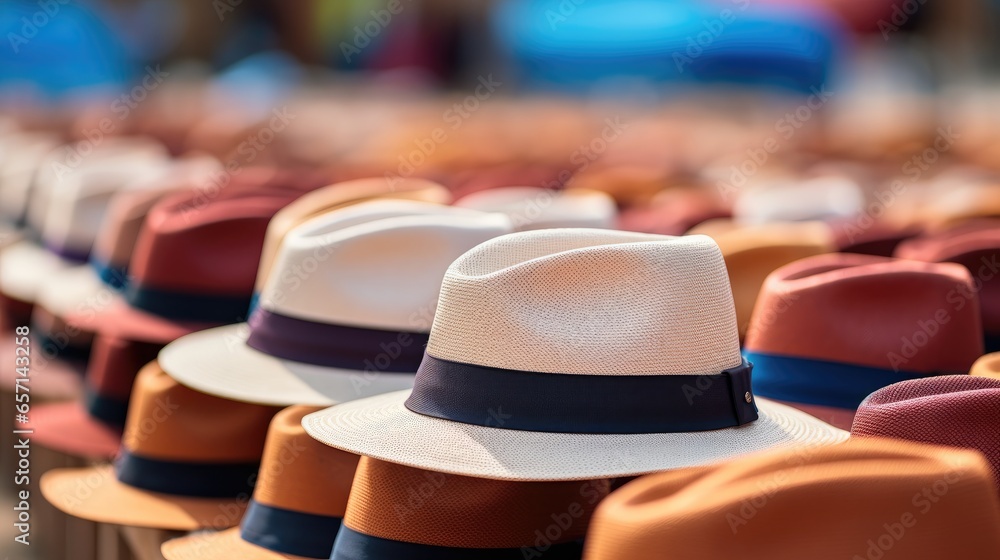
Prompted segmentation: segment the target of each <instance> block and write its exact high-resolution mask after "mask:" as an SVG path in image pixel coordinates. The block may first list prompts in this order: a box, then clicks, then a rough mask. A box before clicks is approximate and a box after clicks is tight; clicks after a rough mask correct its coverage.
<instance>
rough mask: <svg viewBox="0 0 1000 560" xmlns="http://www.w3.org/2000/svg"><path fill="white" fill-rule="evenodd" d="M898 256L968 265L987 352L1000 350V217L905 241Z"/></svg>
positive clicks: (897, 253)
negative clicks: (999, 218) (980, 311)
mask: <svg viewBox="0 0 1000 560" xmlns="http://www.w3.org/2000/svg"><path fill="white" fill-rule="evenodd" d="M896 257H899V258H903V259H914V260H918V261H926V262H952V263H958V264H960V265H962V266H964V267H966V268H968V269H969V272H970V273H971V274H972V280H973V292H974V293H976V294H978V296H979V297H978V298H977V299H978V301H979V304H980V309H981V310H982V317H983V340H984V344H985V348H986V351H987V352H995V351H997V350H1000V280H995V278H996V277H997V275H1000V220H996V221H986V222H971V223H966V224H963V225H959V226H955V227H952V228H949V229H947V230H944V231H941V232H938V233H931V234H927V235H925V236H921V237H917V238H914V239H911V240H909V241H906V242H904V243H902V244H901V245H900V246H899V247H898V248H897V249H896Z"/></svg>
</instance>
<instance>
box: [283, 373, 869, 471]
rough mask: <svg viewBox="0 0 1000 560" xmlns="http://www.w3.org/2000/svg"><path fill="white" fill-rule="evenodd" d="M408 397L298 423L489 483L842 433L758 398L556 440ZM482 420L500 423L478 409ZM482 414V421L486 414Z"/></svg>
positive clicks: (369, 451) (719, 456)
mask: <svg viewBox="0 0 1000 560" xmlns="http://www.w3.org/2000/svg"><path fill="white" fill-rule="evenodd" d="M409 394H410V392H409V391H398V392H395V393H388V394H383V395H379V396H375V397H371V398H367V399H364V400H358V401H354V402H348V403H344V404H340V405H337V406H333V407H331V408H328V409H325V410H321V411H319V412H315V413H313V414H309V415H307V416H306V417H305V418H303V420H302V425H303V427H304V428H305V430H306V432H307V433H308V434H309V435H310V436H312V437H313V438H314V439H316V440H318V441H320V442H322V443H324V444H326V445H329V446H331V447H335V448H338V449H342V450H345V451H349V452H351V453H356V454H358V455H363V456H367V457H372V458H375V459H380V460H383V461H388V462H392V463H398V464H402V465H407V466H411V467H416V468H421V469H426V470H430V471H436V472H443V473H449V474H456V475H461V476H473V477H479V478H490V479H496V480H520V481H555V480H586V479H599V478H612V477H625V476H635V475H642V474H648V473H652V472H659V471H668V470H673V469H679V468H685V467H693V466H701V465H708V464H712V463H716V462H720V461H724V460H727V459H731V458H735V457H738V456H741V455H746V454H749V453H754V452H757V451H763V450H766V449H772V448H779V447H785V448H792V447H808V446H820V445H832V444H836V443H841V442H843V441H844V440H846V439H847V437H848V435H849V434H848V433H847V432H845V431H844V430H841V429H839V428H835V427H833V426H831V425H829V424H826V423H825V422H822V421H821V420H818V419H816V418H814V417H812V416H809V415H808V414H806V413H804V412H801V411H798V410H796V409H794V408H791V407H788V406H785V405H782V404H778V403H775V402H771V401H768V400H766V399H758V400H757V407H758V410H759V418H758V419H757V420H756V421H755V422H752V423H750V424H748V425H745V426H739V427H734V428H724V429H721V430H712V431H703V432H687V433H676V434H625V435H622V434H564V433H546V432H529V431H522V430H510V429H500V428H493V427H486V426H478V425H471V424H463V423H460V422H453V421H450V420H442V419H439V418H433V417H429V416H424V415H421V414H417V413H415V412H412V411H410V410H409V409H407V408H406V407H405V406H404V402H405V401H406V398H407V397H408V396H409ZM483 415H484V421H485V420H487V418H488V417H492V420H493V423H495V424H499V423H500V422H502V421H503V418H504V417H503V413H502V410H501V411H483ZM491 415H492V416H491Z"/></svg>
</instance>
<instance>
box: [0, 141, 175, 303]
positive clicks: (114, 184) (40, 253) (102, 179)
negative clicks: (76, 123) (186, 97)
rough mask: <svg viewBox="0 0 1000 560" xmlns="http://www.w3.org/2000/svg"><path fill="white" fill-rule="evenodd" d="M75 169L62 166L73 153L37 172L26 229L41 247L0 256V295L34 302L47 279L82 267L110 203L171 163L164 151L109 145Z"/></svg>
mask: <svg viewBox="0 0 1000 560" xmlns="http://www.w3.org/2000/svg"><path fill="white" fill-rule="evenodd" d="M107 142H109V144H108V145H107V146H99V147H95V148H93V151H92V152H91V153H90V154H89V155H88V156H87V157H84V158H82V159H81V160H80V161H79V162H78V163H76V165H75V166H72V167H70V166H68V165H67V164H66V163H65V162H66V161H70V162H73V161H74V160H72V159H68V160H67V159H66V155H65V154H66V153H74V152H73V149H72V148H66V147H64V148H63V149H57V150H55V151H53V152H51V153H49V154H48V155H47V156H46V157H45V158H44V160H43V162H42V163H41V165H40V166H39V167H38V169H37V170H36V172H35V178H34V182H35V183H34V187H33V188H32V192H31V200H30V202H29V206H28V217H27V220H28V224H29V225H30V226H32V228H33V229H35V230H36V231H38V232H40V233H41V240H42V245H39V244H38V243H35V242H32V241H30V240H21V241H18V242H17V243H15V244H13V245H11V246H9V247H7V248H5V249H4V251H3V252H2V253H0V292H3V293H4V294H6V295H7V296H9V297H12V298H14V299H17V300H21V301H25V302H34V301H35V298H36V295H37V292H38V288H39V286H41V284H42V281H43V280H44V279H45V278H48V277H50V276H51V275H53V274H55V273H56V272H57V271H59V270H62V269H64V268H68V267H70V266H72V265H73V264H78V263H80V262H82V261H84V260H85V259H86V258H87V256H88V254H89V253H90V249H91V248H92V246H93V244H94V240H95V239H96V238H97V234H98V231H99V229H100V227H101V223H102V221H103V218H104V215H105V213H106V212H107V208H108V201H109V200H110V198H111V197H112V196H113V195H114V194H115V193H116V192H118V191H120V190H123V189H125V188H129V187H130V186H132V185H133V184H134V182H135V181H139V180H141V179H143V178H148V177H150V176H155V175H158V174H161V173H163V171H164V170H165V169H166V167H167V162H168V161H169V159H168V156H167V154H166V152H165V151H164V150H163V148H162V147H160V146H159V145H155V144H149V143H147V142H148V141H136V143H135V145H134V149H129V147H128V146H123V145H122V144H121V143H122V142H124V140H115V141H111V140H108V141H107Z"/></svg>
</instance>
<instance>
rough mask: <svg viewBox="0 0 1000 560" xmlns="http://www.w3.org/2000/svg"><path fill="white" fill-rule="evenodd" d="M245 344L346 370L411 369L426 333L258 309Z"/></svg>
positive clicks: (414, 368) (424, 343) (417, 361)
mask: <svg viewBox="0 0 1000 560" xmlns="http://www.w3.org/2000/svg"><path fill="white" fill-rule="evenodd" d="M249 325H250V336H249V338H247V346H250V347H251V348H254V349H256V350H260V351H261V352H264V353H265V354H270V355H271V356H274V357H277V358H282V359H285V360H292V361H295V362H302V363H306V364H313V365H317V366H324V367H332V368H342V369H351V370H358V371H362V370H366V369H372V370H375V371H387V372H394V373H416V371H417V368H419V367H420V360H421V358H423V355H424V347H425V346H427V339H428V337H429V333H426V332H410V331H390V330H382V329H369V328H364V327H351V326H345V325H333V324H329V323H320V322H316V321H310V320H307V319H299V318H296V317H289V316H287V315H282V314H280V313H275V312H273V311H268V310H266V309H264V308H263V307H257V309H256V310H255V311H254V313H253V315H252V316H251V317H250V320H249Z"/></svg>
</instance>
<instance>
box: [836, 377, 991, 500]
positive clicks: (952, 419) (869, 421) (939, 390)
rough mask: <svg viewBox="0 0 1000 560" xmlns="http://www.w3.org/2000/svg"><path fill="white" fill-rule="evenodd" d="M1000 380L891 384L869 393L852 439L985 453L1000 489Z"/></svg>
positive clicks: (953, 379)
mask: <svg viewBox="0 0 1000 560" xmlns="http://www.w3.org/2000/svg"><path fill="white" fill-rule="evenodd" d="M998 418H1000V380H998V379H992V378H989V377H973V376H971V375H945V376H940V377H931V378H927V379H913V380H910V381H903V382H902V383H896V384H894V385H889V386H888V387H884V388H882V389H879V390H878V391H875V392H874V393H872V394H871V395H869V396H868V398H867V399H865V401H864V402H863V403H861V406H860V407H858V414H857V416H855V417H854V425H853V426H852V427H851V436H852V437H869V436H877V437H890V438H896V439H905V440H910V441H917V442H923V443H933V444H938V445H948V446H951V447H968V448H970V449H975V450H978V451H980V452H982V453H983V455H985V456H986V459H987V461H988V462H989V463H990V464H991V465H992V467H993V478H994V480H995V482H996V484H997V490H998V491H1000V430H998V429H997V420H998Z"/></svg>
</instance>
